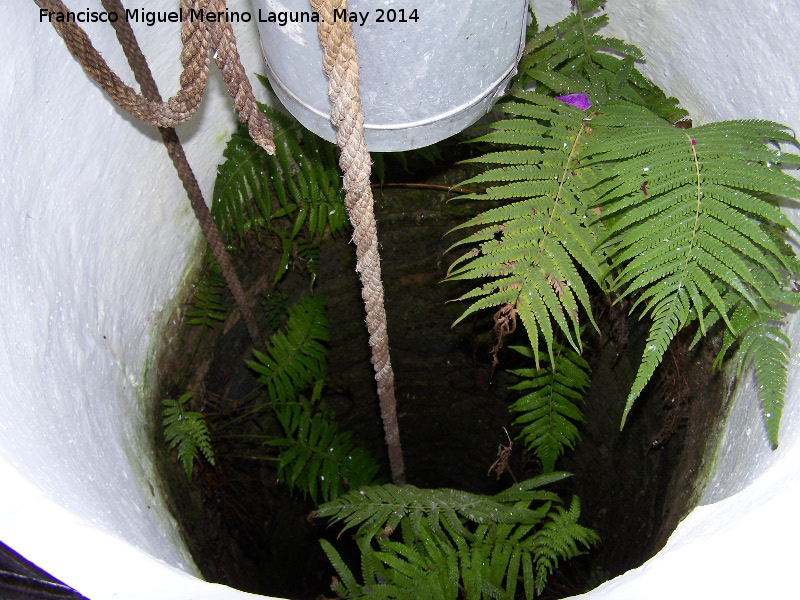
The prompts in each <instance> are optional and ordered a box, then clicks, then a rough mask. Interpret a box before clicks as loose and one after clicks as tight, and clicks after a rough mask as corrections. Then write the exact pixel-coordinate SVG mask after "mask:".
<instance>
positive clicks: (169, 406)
mask: <svg viewBox="0 0 800 600" xmlns="http://www.w3.org/2000/svg"><path fill="white" fill-rule="evenodd" d="M191 397H192V392H187V393H186V394H184V395H183V396H181V397H180V398H178V399H177V400H171V399H166V400H162V402H161V404H163V405H164V406H165V408H164V410H163V411H161V416H162V418H163V421H162V425H163V427H164V437H165V438H166V440H167V446H168V447H169V448H170V450H172V449H173V448H176V447H177V449H178V459H179V460H180V461H181V462H182V463H183V468H184V469H185V470H186V477H187V479H189V480H191V479H192V469H193V467H194V458H195V456H197V454H198V453H200V454H202V455H203V456H204V457H205V459H206V460H207V461H208V462H209V463H211V464H212V465H214V464H216V463H215V461H214V451H213V450H212V449H211V436H210V435H209V432H208V426H207V425H206V418H205V416H204V415H203V414H202V413H199V412H192V411H187V410H184V407H183V405H184V404H186V403H187V402H188V401H189V399H191Z"/></svg>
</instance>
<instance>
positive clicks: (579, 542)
mask: <svg viewBox="0 0 800 600" xmlns="http://www.w3.org/2000/svg"><path fill="white" fill-rule="evenodd" d="M580 514H581V504H580V500H579V499H578V497H577V496H573V497H572V502H571V504H570V507H569V510H567V509H564V508H563V507H561V506H555V507H554V508H553V511H551V512H550V513H549V514H548V520H547V522H545V524H544V525H543V526H542V528H541V529H539V531H537V532H536V533H535V534H534V535H533V538H534V540H533V555H534V562H535V565H536V593H537V594H541V593H542V591H543V590H544V586H545V584H546V583H547V577H549V575H550V574H551V573H552V572H553V570H554V569H555V568H556V567H557V566H558V563H559V561H560V560H562V559H570V558H574V557H576V556H579V555H581V554H583V553H584V551H583V550H582V549H581V547H583V548H584V549H588V548H589V547H591V546H593V545H594V544H596V543H598V542H599V541H600V537H599V536H598V535H597V533H595V532H594V531H593V530H591V529H589V528H588V527H584V526H583V525H579V524H578V518H579V517H580Z"/></svg>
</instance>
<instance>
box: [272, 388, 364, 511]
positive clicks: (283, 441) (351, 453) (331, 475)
mask: <svg viewBox="0 0 800 600" xmlns="http://www.w3.org/2000/svg"><path fill="white" fill-rule="evenodd" d="M275 413H276V415H277V417H278V420H279V421H280V423H281V426H282V427H283V431H284V434H285V435H286V437H284V438H278V439H274V440H269V441H268V442H267V445H270V446H274V447H277V448H281V453H280V456H279V464H278V477H279V478H280V479H281V481H283V482H284V483H285V484H286V485H287V486H288V487H289V489H290V490H293V489H295V488H298V489H300V490H301V491H302V493H303V496H310V497H311V499H312V500H313V501H314V502H316V501H317V498H321V499H322V500H323V501H324V502H330V501H331V500H333V499H335V498H337V497H338V496H339V495H340V494H341V493H342V492H343V491H344V490H346V489H358V488H360V487H362V486H364V485H367V484H370V483H372V482H373V481H374V479H375V475H376V474H377V472H378V464H377V463H376V462H375V460H374V459H373V458H372V456H370V455H369V454H368V453H367V451H366V450H365V449H364V448H361V447H356V445H355V444H354V443H353V442H352V440H351V439H350V433H349V432H345V433H339V432H338V425H337V424H336V423H335V422H332V421H329V420H327V419H325V418H324V417H323V416H322V415H321V414H316V415H315V414H312V406H311V404H310V403H309V402H308V401H306V400H304V399H303V398H301V399H300V402H298V403H294V404H290V403H285V404H282V405H277V406H275Z"/></svg>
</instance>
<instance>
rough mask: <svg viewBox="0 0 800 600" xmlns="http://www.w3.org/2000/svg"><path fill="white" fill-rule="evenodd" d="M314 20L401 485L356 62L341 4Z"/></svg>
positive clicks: (327, 3)
mask: <svg viewBox="0 0 800 600" xmlns="http://www.w3.org/2000/svg"><path fill="white" fill-rule="evenodd" d="M311 7H312V8H313V9H314V10H315V11H317V12H318V13H319V15H320V21H319V24H318V25H317V33H318V36H319V41H320V44H321V45H322V48H323V56H322V66H323V69H324V70H325V73H326V74H327V76H328V96H329V98H330V101H331V123H332V124H333V126H334V127H335V128H336V143H337V145H338V146H339V148H341V151H342V152H341V156H340V157H339V166H340V167H341V169H342V171H343V172H344V188H345V191H346V196H345V206H346V207H347V212H348V214H349V216H350V222H351V223H352V225H353V241H355V243H356V258H357V262H356V271H358V274H359V276H360V278H361V285H362V288H361V296H362V298H363V299H364V306H365V308H366V312H367V330H368V331H369V344H370V346H371V347H372V364H373V366H374V367H375V379H376V381H377V384H378V398H379V400H380V407H381V417H382V419H383V429H384V434H385V436H386V446H387V448H388V452H389V464H390V466H391V470H392V481H393V482H394V483H395V484H397V485H402V484H403V483H404V482H405V468H404V465H403V454H402V450H401V447H400V431H399V427H398V423H397V405H396V401H395V396H394V371H393V370H392V363H391V360H390V357H389V336H388V333H387V330H386V311H385V309H384V306H383V282H382V280H381V264H380V255H379V254H378V232H377V226H376V224H375V214H374V212H373V198H372V189H371V188H370V185H369V178H370V172H371V169H372V161H371V159H370V156H369V151H368V150H367V144H366V142H365V140H364V115H363V113H362V111H361V97H360V95H359V92H358V57H357V55H356V47H355V41H354V40H353V35H352V31H351V29H350V24H349V23H347V22H346V20H343V19H339V20H336V21H334V18H333V10H334V9H336V10H341V9H347V2H346V0H311Z"/></svg>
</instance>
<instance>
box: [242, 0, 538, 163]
mask: <svg viewBox="0 0 800 600" xmlns="http://www.w3.org/2000/svg"><path fill="white" fill-rule="evenodd" d="M253 4H254V7H255V11H254V16H255V17H256V19H257V20H258V28H259V33H260V36H261V45H262V49H263V51H264V57H265V60H266V62H267V76H268V78H269V80H270V83H271V84H272V87H273V90H274V91H275V93H276V95H277V96H278V98H279V99H280V101H281V102H282V103H283V105H284V106H285V107H286V108H287V109H288V110H289V112H291V113H292V114H293V115H294V116H295V117H296V118H297V119H298V120H299V121H300V122H301V123H302V124H303V125H305V126H306V127H307V128H309V129H310V130H311V131H313V132H314V133H316V134H318V135H320V136H322V137H324V138H326V139H328V140H331V141H333V140H334V139H335V133H334V129H333V127H332V126H331V124H330V120H329V115H330V102H329V100H328V87H327V86H328V82H327V79H326V77H325V73H324V72H323V70H322V50H321V48H320V45H319V42H318V40H317V24H316V23H315V22H312V19H313V18H314V14H313V13H312V10H311V7H310V5H309V3H308V0H253ZM527 4H528V1H527V0H436V1H430V0H429V1H421V0H351V1H350V2H348V5H349V6H348V14H347V15H346V16H347V18H348V19H355V21H352V28H353V35H354V37H355V41H356V46H357V50H358V62H359V70H360V85H359V88H360V92H361V103H362V108H363V110H364V125H365V136H366V140H367V145H368V146H369V149H370V150H371V151H378V152H388V151H399V150H410V149H413V148H420V147H423V146H428V145H430V144H433V143H435V142H438V141H439V140H442V139H444V138H446V137H449V136H451V135H453V134H455V133H458V132H459V131H462V130H463V129H465V128H466V127H468V126H469V125H471V124H472V123H474V122H475V121H477V120H478V119H479V118H480V117H481V116H482V115H484V114H485V113H486V112H487V111H488V110H489V109H490V108H491V107H492V104H493V103H494V101H495V99H496V98H497V97H498V96H499V95H502V93H503V92H504V91H505V88H506V86H507V85H508V82H509V80H510V79H511V77H512V76H513V75H514V73H515V72H516V66H517V62H518V60H519V57H520V56H521V54H522V50H523V48H524V45H525V26H526V20H527ZM270 21H272V22H270Z"/></svg>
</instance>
